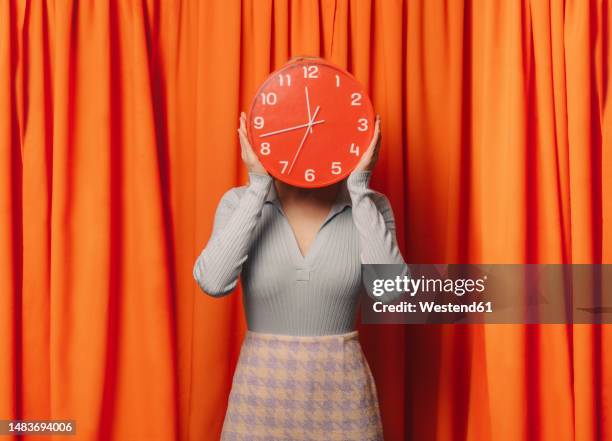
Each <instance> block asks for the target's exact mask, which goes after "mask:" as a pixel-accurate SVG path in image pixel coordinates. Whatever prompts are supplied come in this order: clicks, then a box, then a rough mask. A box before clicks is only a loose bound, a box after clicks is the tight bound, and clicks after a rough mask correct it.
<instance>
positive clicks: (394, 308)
mask: <svg viewBox="0 0 612 441" xmlns="http://www.w3.org/2000/svg"><path fill="white" fill-rule="evenodd" d="M372 308H373V309H374V312H440V313H445V312H493V304H492V302H472V303H466V304H462V305H456V304H453V303H443V304H439V303H436V302H416V303H413V302H399V303H397V304H384V303H382V302H374V304H373V305H372Z"/></svg>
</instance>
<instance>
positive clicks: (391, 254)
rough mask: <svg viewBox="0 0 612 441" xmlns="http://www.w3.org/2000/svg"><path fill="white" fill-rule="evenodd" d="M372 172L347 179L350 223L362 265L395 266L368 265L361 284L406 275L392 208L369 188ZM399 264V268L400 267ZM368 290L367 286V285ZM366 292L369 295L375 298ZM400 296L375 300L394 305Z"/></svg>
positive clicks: (405, 266) (387, 201) (387, 200)
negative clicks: (351, 220)
mask: <svg viewBox="0 0 612 441" xmlns="http://www.w3.org/2000/svg"><path fill="white" fill-rule="evenodd" d="M370 177H371V172H369V171H354V172H353V173H351V174H350V176H349V177H348V179H347V188H348V190H349V193H350V195H351V201H352V204H353V206H352V212H353V222H354V223H355V227H356V228H357V231H358V233H359V244H360V254H361V263H362V264H394V266H392V267H387V268H386V269H385V270H384V271H383V270H382V269H381V268H380V267H378V265H369V266H368V267H367V270H366V271H365V272H364V284H366V285H367V284H369V283H371V282H372V281H373V280H374V279H377V278H389V277H390V272H391V273H392V275H391V277H393V278H394V277H395V276H400V277H403V276H406V275H408V272H409V271H408V266H407V265H406V262H405V261H404V258H403V257H402V254H401V251H400V250H399V247H398V246H397V237H396V233H395V219H394V216H393V209H392V207H391V203H390V202H389V199H387V197H386V196H385V195H383V194H381V193H379V192H376V191H374V190H372V189H371V188H370V187H369V183H370ZM400 265H401V266H400ZM366 290H367V286H366ZM367 291H368V295H370V297H372V298H374V296H373V295H372V294H371V293H370V292H369V290H367ZM399 296H400V293H388V294H385V295H383V296H381V297H376V298H375V299H376V300H380V301H382V302H384V303H389V302H393V301H394V300H396V299H397V298H398V297H399Z"/></svg>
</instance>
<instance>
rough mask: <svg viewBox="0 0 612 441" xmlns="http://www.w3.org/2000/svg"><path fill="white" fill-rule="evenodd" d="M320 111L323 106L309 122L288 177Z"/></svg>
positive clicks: (318, 108) (316, 110)
mask: <svg viewBox="0 0 612 441" xmlns="http://www.w3.org/2000/svg"><path fill="white" fill-rule="evenodd" d="M320 109H321V106H317V108H316V109H315V112H314V115H312V118H311V119H310V121H308V124H307V126H308V127H307V128H306V131H305V132H304V137H303V138H302V142H300V146H299V147H298V149H297V152H295V156H294V157H293V161H291V165H290V166H289V171H288V172H287V174H288V175H289V174H291V170H292V169H293V164H295V160H296V159H297V157H298V155H299V154H300V151H301V150H302V146H303V145H304V141H306V137H307V136H308V133H309V130H310V129H311V128H312V122H313V121H314V119H315V118H316V117H317V113H319V110H320Z"/></svg>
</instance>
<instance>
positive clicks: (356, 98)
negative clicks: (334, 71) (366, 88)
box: [351, 93, 361, 106]
mask: <svg viewBox="0 0 612 441" xmlns="http://www.w3.org/2000/svg"><path fill="white" fill-rule="evenodd" d="M351 100H352V101H351V106H361V94H360V93H353V94H351Z"/></svg>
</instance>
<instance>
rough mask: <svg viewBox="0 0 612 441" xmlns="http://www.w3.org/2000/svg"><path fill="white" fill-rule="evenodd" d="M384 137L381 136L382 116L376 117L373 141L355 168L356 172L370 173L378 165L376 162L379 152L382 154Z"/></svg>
mask: <svg viewBox="0 0 612 441" xmlns="http://www.w3.org/2000/svg"><path fill="white" fill-rule="evenodd" d="M381 138H382V136H381V134H380V115H376V120H375V122H374V135H373V136H372V141H371V142H370V145H369V147H368V149H367V150H366V151H365V153H364V154H363V156H362V157H361V159H360V160H359V162H358V163H357V167H355V171H370V170H372V169H373V168H374V166H375V165H376V161H377V160H378V152H380V140H381Z"/></svg>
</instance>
